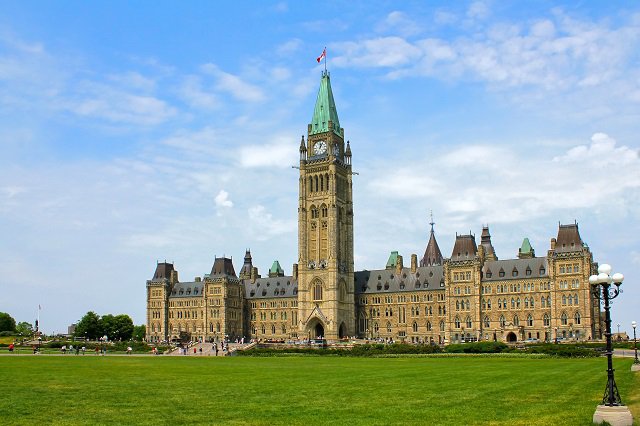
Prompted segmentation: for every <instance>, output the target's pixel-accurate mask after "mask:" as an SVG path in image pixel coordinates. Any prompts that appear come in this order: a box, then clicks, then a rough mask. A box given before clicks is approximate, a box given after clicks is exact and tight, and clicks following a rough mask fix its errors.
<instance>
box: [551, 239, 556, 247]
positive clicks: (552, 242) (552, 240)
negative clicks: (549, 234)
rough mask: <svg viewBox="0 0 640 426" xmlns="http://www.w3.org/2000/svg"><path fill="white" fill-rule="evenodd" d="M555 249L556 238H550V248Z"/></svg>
mask: <svg viewBox="0 0 640 426" xmlns="http://www.w3.org/2000/svg"><path fill="white" fill-rule="evenodd" d="M555 249H556V239H555V238H552V239H551V250H555Z"/></svg>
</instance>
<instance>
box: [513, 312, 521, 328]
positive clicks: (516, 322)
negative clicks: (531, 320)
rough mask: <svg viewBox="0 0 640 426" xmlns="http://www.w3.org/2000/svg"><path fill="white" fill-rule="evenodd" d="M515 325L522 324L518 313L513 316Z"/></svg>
mask: <svg viewBox="0 0 640 426" xmlns="http://www.w3.org/2000/svg"><path fill="white" fill-rule="evenodd" d="M513 325H515V326H516V327H517V326H519V325H520V318H518V316H517V315H514V316H513Z"/></svg>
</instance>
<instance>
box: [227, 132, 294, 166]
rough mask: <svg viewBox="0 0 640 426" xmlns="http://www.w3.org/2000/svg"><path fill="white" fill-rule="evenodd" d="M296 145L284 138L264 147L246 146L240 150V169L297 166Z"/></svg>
mask: <svg viewBox="0 0 640 426" xmlns="http://www.w3.org/2000/svg"><path fill="white" fill-rule="evenodd" d="M296 147H297V145H296V144H295V143H293V142H292V141H290V140H286V139H285V138H279V139H278V140H276V141H275V142H273V143H267V144H265V145H248V146H243V147H241V148H240V153H239V159H240V166H242V167H285V168H288V167H291V166H292V165H295V164H297V160H298V158H297V155H296V153H297V149H296Z"/></svg>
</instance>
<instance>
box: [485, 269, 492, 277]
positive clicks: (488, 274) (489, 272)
mask: <svg viewBox="0 0 640 426" xmlns="http://www.w3.org/2000/svg"><path fill="white" fill-rule="evenodd" d="M492 275H493V274H492V273H491V270H487V273H486V276H487V278H491V276H492Z"/></svg>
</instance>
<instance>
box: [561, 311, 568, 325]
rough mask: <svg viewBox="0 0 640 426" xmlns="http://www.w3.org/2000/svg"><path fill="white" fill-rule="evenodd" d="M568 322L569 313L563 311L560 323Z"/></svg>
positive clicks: (565, 323)
mask: <svg viewBox="0 0 640 426" xmlns="http://www.w3.org/2000/svg"><path fill="white" fill-rule="evenodd" d="M567 323H568V317H567V313H566V312H563V313H562V316H561V317H560V324H562V325H567Z"/></svg>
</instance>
